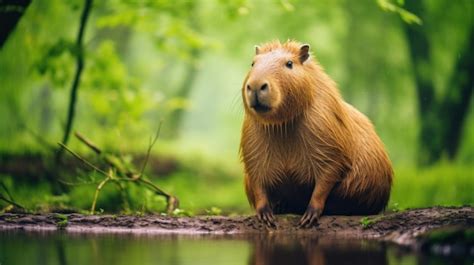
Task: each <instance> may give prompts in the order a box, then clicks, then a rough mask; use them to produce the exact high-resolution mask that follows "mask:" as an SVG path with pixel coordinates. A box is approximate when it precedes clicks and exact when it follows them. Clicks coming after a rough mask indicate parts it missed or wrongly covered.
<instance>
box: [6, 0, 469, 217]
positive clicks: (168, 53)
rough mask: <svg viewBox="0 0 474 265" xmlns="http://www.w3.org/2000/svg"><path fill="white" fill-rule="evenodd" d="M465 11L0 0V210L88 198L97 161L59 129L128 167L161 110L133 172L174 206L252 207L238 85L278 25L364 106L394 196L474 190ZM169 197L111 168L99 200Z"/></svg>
mask: <svg viewBox="0 0 474 265" xmlns="http://www.w3.org/2000/svg"><path fill="white" fill-rule="evenodd" d="M473 14H474V2H473V1H472V0H458V1H444V0H426V1H414V0H412V1H410V0H406V1H401V0H392V1H390V0H376V1H353V0H352V1H351V0H335V1H332V0H318V1H296V0H295V1H291V0H275V1H270V0H265V1H250V0H248V1H247V0H230V1H224V0H209V1H207V0H206V1H190V0H184V1H170V0H156V1H155V0H141V1H139V0H108V1H93V0H71V1H60V0H47V1H44V0H33V1H31V2H30V1H29V0H21V1H20V0H17V1H14V0H0V24H1V36H0V184H1V187H0V210H2V211H10V210H12V209H14V208H15V207H13V205H15V204H17V206H23V207H25V208H27V209H29V210H33V211H88V210H89V209H90V207H91V203H92V201H93V198H94V194H95V192H96V187H97V185H99V184H100V182H101V181H103V179H104V177H105V176H104V175H101V174H100V173H98V171H97V170H90V168H88V167H87V166H86V165H84V163H82V162H81V161H79V160H78V159H76V158H75V157H74V156H72V155H71V154H70V153H69V152H65V151H64V150H63V151H62V152H58V150H59V146H58V145H57V143H58V142H63V143H65V144H67V146H68V147H69V148H70V149H71V150H74V152H76V153H78V154H80V155H81V156H82V157H84V158H86V159H87V160H88V161H91V163H94V164H95V165H97V167H100V168H101V169H103V170H104V171H106V172H105V173H107V172H108V171H107V170H108V168H110V166H109V165H107V161H108V162H110V161H109V160H107V159H106V158H105V159H104V156H105V155H104V153H106V154H110V155H113V158H117V157H122V160H120V161H119V162H120V163H122V164H124V165H126V167H127V168H129V169H130V168H131V166H129V165H128V164H134V165H135V168H138V169H136V170H135V172H140V170H139V169H140V168H141V165H143V163H144V161H145V160H147V150H148V148H149V147H150V138H153V136H154V135H155V133H156V132H157V130H158V127H159V124H160V121H163V122H162V125H161V130H160V132H159V138H158V141H157V142H156V144H155V145H154V146H153V149H152V151H151V155H150V157H149V159H148V164H147V167H146V170H145V171H144V172H145V174H146V180H150V181H152V182H153V183H154V184H156V185H157V186H159V187H160V188H162V189H163V190H164V191H166V192H168V193H170V194H173V195H174V196H176V197H177V198H179V200H180V210H175V211H174V213H175V214H199V213H207V214H221V213H224V214H232V213H238V214H241V213H250V208H249V206H248V203H247V201H246V197H245V195H244V190H243V183H242V180H243V176H242V166H241V164H240V162H239V156H238V146H239V140H240V126H241V122H242V117H243V107H242V103H241V97H240V89H241V85H242V81H243V78H244V76H245V74H246V72H247V71H248V70H249V67H250V63H251V60H252V57H253V55H254V45H256V44H259V43H263V42H267V41H270V40H274V39H280V40H282V41H285V40H287V39H296V40H299V41H301V42H305V43H309V44H310V45H311V49H312V52H313V54H314V56H315V57H316V58H317V60H319V61H320V63H321V64H322V65H323V66H324V68H325V69H326V71H327V72H328V73H329V75H330V76H331V77H332V78H333V79H334V80H335V81H336V82H337V83H338V85H339V88H340V90H341V92H342V94H343V96H344V98H345V99H346V101H348V102H349V103H351V104H352V105H354V106H356V107H357V108H358V109H359V110H361V111H362V112H363V113H365V114H366V115H367V116H368V117H370V119H371V120H372V121H373V123H374V124H375V126H376V129H377V132H378V133H379V135H380V136H381V138H382V140H383V141H384V143H385V145H386V147H387V149H388V152H389V154H390V157H391V159H392V162H393V164H394V168H395V183H394V187H393V190H392V196H391V200H390V205H389V208H390V209H392V210H399V209H405V208H409V207H423V206H431V205H464V204H470V205H473V204H474V192H473V191H474V169H473V165H474V116H473V115H474V111H473V104H472V103H471V101H472V97H473V96H472V95H473V78H474V65H473V64H474V49H473V47H474V16H473ZM74 98H75V99H74ZM71 102H72V103H71ZM74 103H75V104H74ZM75 131H77V132H80V133H81V134H82V135H84V136H85V137H87V138H88V139H90V141H92V142H94V143H95V145H97V146H98V147H100V148H101V151H102V154H101V155H99V156H97V155H96V154H95V153H94V151H93V150H92V149H91V148H89V147H87V146H86V145H85V144H84V143H83V142H81V141H79V140H78V139H77V138H76V137H74V135H73V132H75ZM104 161H106V162H104ZM111 172H112V171H111ZM111 172H108V173H111ZM113 172H115V171H113ZM113 172H112V173H113ZM115 173H116V172H115ZM143 178H145V176H143ZM113 183H115V184H117V185H115V184H113ZM145 186H146V185H145ZM165 204H166V200H165V199H164V198H163V197H162V196H158V195H156V194H155V192H154V190H152V189H147V188H146V187H144V185H136V183H133V181H128V182H127V181H123V182H122V181H112V182H110V183H107V184H106V185H104V186H103V188H102V190H101V192H100V195H99V196H98V200H97V207H96V210H97V211H99V212H102V211H104V212H124V213H148V212H163V211H164V210H165V207H166V206H165Z"/></svg>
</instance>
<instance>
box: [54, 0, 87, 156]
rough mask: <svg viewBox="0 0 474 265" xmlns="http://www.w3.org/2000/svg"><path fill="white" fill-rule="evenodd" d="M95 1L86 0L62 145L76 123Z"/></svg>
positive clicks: (59, 154)
mask: <svg viewBox="0 0 474 265" xmlns="http://www.w3.org/2000/svg"><path fill="white" fill-rule="evenodd" d="M92 2H93V0H85V3H84V9H83V10H82V14H81V20H80V24H79V32H78V34H77V39H76V73H75V75H74V80H73V82H72V86H71V92H70V96H69V107H68V114H67V120H66V127H65V129H64V136H63V140H62V143H63V144H64V145H66V144H67V142H68V140H69V136H70V134H71V130H72V126H73V123H74V117H75V111H76V102H77V92H78V90H79V83H80V81H81V75H82V70H83V68H84V47H83V43H82V42H83V41H82V40H83V37H84V30H85V28H86V24H87V19H88V18H89V13H90V10H91V8H92ZM63 151H64V149H63V148H60V149H59V151H58V153H57V155H56V161H59V160H60V159H61V156H62V153H63Z"/></svg>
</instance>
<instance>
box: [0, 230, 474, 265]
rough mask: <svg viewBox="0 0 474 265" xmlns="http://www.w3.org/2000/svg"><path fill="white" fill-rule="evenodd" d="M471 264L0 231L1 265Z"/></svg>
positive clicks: (246, 243) (320, 247) (271, 244)
mask: <svg viewBox="0 0 474 265" xmlns="http://www.w3.org/2000/svg"><path fill="white" fill-rule="evenodd" d="M13 264H14V265H18V264H48V265H50V264H51V265H54V264H58V265H69V264H74V265H75V264H84V265H86V264H87V265H94V264H113V265H122V264H123V265H134V264H140V265H147V264H160V265H168V264H169V265H187V264H189V265H191V264H192V265H201V264H202V265H204V264H205V265H219V264H229V265H232V264H235V265H243V264H248V265H250V264H259V265H264V264H271V265H283V264H285V265H286V264H289V265H293V264H295V265H297V264H303V265H306V264H307V265H310V264H311V265H312V264H320V265H328V264H351V265H358V264H364V265H372V264H373V265H375V264H376V265H384V264H407V265H410V264H469V265H472V264H473V260H469V258H467V257H458V258H449V259H448V258H443V257H438V256H427V255H421V254H415V253H413V252H409V251H408V250H403V249H401V248H398V247H396V246H394V245H388V244H384V243H380V242H375V241H365V240H341V239H338V240H336V239H327V238H326V239H325V238H317V237H308V236H303V237H302V236H295V235H261V236H240V235H239V236H178V235H169V236H155V235H154V236H143V235H140V236H134V235H123V234H120V235H119V234H115V235H114V234H112V235H84V234H66V233H58V232H48V233H38V232H35V233H31V232H29V233H27V232H21V231H20V232H18V231H4V232H0V265H13Z"/></svg>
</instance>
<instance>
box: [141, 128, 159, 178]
mask: <svg viewBox="0 0 474 265" xmlns="http://www.w3.org/2000/svg"><path fill="white" fill-rule="evenodd" d="M162 124H163V121H160V123H159V125H158V129H157V130H156V134H155V137H154V138H153V139H151V140H150V144H149V145H148V150H147V151H146V156H145V161H143V165H142V169H141V170H140V174H139V175H138V177H141V176H142V175H143V172H145V168H146V166H147V164H148V160H149V159H150V153H151V149H152V148H153V146H154V145H155V143H156V141H157V140H158V137H159V136H160V131H161V125H162Z"/></svg>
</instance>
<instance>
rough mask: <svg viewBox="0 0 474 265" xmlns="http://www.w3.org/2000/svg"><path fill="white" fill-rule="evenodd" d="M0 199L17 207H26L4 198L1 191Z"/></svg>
mask: <svg viewBox="0 0 474 265" xmlns="http://www.w3.org/2000/svg"><path fill="white" fill-rule="evenodd" d="M0 200H2V201H5V202H7V203H9V204H11V205H13V206H15V207H17V208H21V209H26V208H25V207H23V206H21V205H19V204H18V203H16V202H14V201H12V200H10V199H7V198H5V197H4V196H3V195H2V194H1V193H0Z"/></svg>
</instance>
